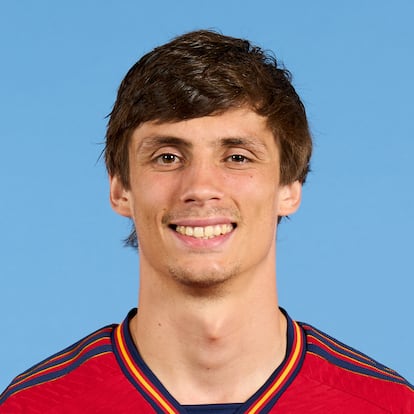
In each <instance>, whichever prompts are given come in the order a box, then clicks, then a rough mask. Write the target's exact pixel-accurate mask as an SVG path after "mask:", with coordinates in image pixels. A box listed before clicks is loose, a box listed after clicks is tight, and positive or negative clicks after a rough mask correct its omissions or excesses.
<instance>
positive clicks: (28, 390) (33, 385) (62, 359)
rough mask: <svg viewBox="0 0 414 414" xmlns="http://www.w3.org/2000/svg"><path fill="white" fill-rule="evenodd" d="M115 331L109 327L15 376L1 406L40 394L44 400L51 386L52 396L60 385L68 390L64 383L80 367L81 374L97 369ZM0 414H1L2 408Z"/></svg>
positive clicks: (2, 395)
mask: <svg viewBox="0 0 414 414" xmlns="http://www.w3.org/2000/svg"><path fill="white" fill-rule="evenodd" d="M115 327H116V325H109V326H106V327H103V328H101V329H99V330H96V331H95V332H93V333H91V334H90V335H88V336H86V337H84V338H83V339H81V340H79V341H77V342H76V343H74V344H73V345H71V346H69V347H67V348H65V349H63V350H62V351H60V352H58V353H56V354H54V355H52V356H51V357H49V358H47V359H45V360H43V361H42V362H40V363H38V364H36V365H34V366H33V367H32V368H30V369H28V370H27V371H25V372H23V373H22V374H20V375H18V376H17V377H16V378H15V379H14V380H13V381H12V382H11V383H10V385H9V386H8V387H7V388H6V390H5V391H4V392H3V393H2V394H1V395H0V406H2V405H3V404H5V405H7V403H11V404H13V401H17V400H25V399H27V400H31V399H32V398H33V396H34V395H35V394H36V395H38V394H43V395H44V396H45V398H46V394H47V390H49V389H50V384H52V383H53V385H54V387H53V389H54V391H53V393H54V394H56V390H57V387H59V386H60V385H62V386H63V387H65V388H68V387H69V388H70V387H71V386H72V384H71V381H70V380H67V378H68V377H71V376H72V374H73V373H74V372H76V371H77V370H79V368H80V367H82V368H83V370H84V367H88V369H92V370H93V369H96V368H94V367H93V366H91V365H97V362H98V361H99V359H100V358H99V357H104V356H105V355H108V354H111V353H112V340H111V336H112V332H113V330H114V328H115ZM90 361H94V364H90ZM84 371H85V370H84ZM83 375H85V372H83ZM45 398H44V399H45ZM54 398H56V396H55V397H54ZM0 412H2V409H1V408H0Z"/></svg>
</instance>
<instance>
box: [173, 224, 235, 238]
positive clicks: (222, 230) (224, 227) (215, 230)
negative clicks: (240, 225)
mask: <svg viewBox="0 0 414 414" xmlns="http://www.w3.org/2000/svg"><path fill="white" fill-rule="evenodd" d="M232 230H233V226H232V225H231V224H216V225H215V226H205V227H192V226H177V227H176V231H177V232H178V233H180V234H183V235H185V236H192V237H197V238H199V239H210V238H212V237H216V236H220V235H221V234H227V233H230V232H231V231H232Z"/></svg>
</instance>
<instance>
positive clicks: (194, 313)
mask: <svg viewBox="0 0 414 414" xmlns="http://www.w3.org/2000/svg"><path fill="white" fill-rule="evenodd" d="M274 280H275V277H274V274H273V277H272V278H270V277H267V278H264V277H258V278H257V279H256V280H255V283H253V284H250V285H248V288H245V289H243V290H242V291H238V294H237V295H235V294H234V292H235V291H236V292H237V289H234V287H233V288H232V289H228V292H230V291H231V292H232V294H230V293H226V290H222V291H221V294H216V295H214V296H213V297H211V296H209V297H203V295H198V296H197V295H194V294H188V291H186V292H184V291H183V290H181V294H177V292H175V291H172V290H171V289H168V291H165V292H163V289H162V288H161V286H155V290H156V291H157V292H158V294H157V295H156V296H155V297H157V298H158V299H159V300H158V301H157V300H154V291H153V292H151V290H152V289H150V288H147V289H145V288H144V287H145V284H144V286H141V291H140V292H141V293H140V308H139V311H138V314H137V316H136V317H135V318H134V319H133V320H132V321H131V326H130V329H131V332H132V335H133V338H134V341H135V344H136V346H137V347H138V349H139V351H140V354H141V356H142V357H143V359H144V360H145V362H146V363H147V364H148V366H149V367H150V368H151V369H152V371H153V372H154V373H155V375H156V376H157V377H158V378H159V379H160V380H161V382H162V383H163V384H164V385H165V387H166V388H167V389H168V390H169V392H170V393H171V394H172V395H173V396H174V397H175V398H176V399H177V400H178V401H179V402H180V403H181V404H205V403H209V404H212V403H230V402H244V401H245V400H247V399H248V398H249V397H250V396H251V395H252V394H253V393H254V392H255V391H256V390H257V389H258V388H259V387H260V386H261V385H262V384H263V383H264V382H265V381H266V380H267V379H268V377H269V376H270V375H271V373H272V372H273V371H274V370H275V369H276V368H277V367H278V366H279V365H280V363H281V362H282V361H283V358H284V356H285V351H286V320H285V318H284V316H283V314H282V313H281V312H280V311H279V309H278V303H277V295H276V286H275V282H274ZM269 281H270V282H269ZM244 286H245V283H244ZM263 292H266V294H265V295H264V293H263ZM147 298H148V299H149V298H151V300H147ZM190 388H191V390H192V393H191V395H189V393H188V389H190Z"/></svg>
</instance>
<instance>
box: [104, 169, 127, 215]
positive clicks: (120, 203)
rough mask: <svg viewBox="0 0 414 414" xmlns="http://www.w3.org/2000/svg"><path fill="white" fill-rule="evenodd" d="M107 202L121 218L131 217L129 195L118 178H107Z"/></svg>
mask: <svg viewBox="0 0 414 414" xmlns="http://www.w3.org/2000/svg"><path fill="white" fill-rule="evenodd" d="M109 200H110V202H111V207H112V208H113V209H114V210H115V211H116V212H117V213H118V214H120V215H121V216H125V217H130V218H131V217H132V210H133V209H132V202H131V193H130V191H129V190H127V189H126V188H125V186H124V184H122V182H121V179H120V177H119V176H117V175H115V176H113V177H111V176H110V177H109Z"/></svg>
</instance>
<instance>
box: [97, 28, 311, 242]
mask: <svg viewBox="0 0 414 414" xmlns="http://www.w3.org/2000/svg"><path fill="white" fill-rule="evenodd" d="M291 79H292V78H291V74H290V72H289V71H288V70H287V69H285V68H284V67H283V66H281V65H280V64H279V63H278V62H277V60H276V58H275V57H274V56H273V55H272V54H271V53H269V52H267V51H264V50H263V49H261V48H260V47H257V46H255V45H252V44H251V43H250V42H249V41H248V40H245V39H238V38H234V37H229V36H224V35H222V34H220V33H217V32H214V31H209V30H199V31H194V32H190V33H186V34H184V35H181V36H179V37H176V38H175V39H173V40H172V41H171V42H169V43H166V44H164V45H162V46H160V47H157V48H155V49H154V50H152V51H151V52H149V53H147V54H146V55H144V56H143V57H142V58H141V59H140V60H139V61H138V62H137V63H135V64H134V65H133V66H132V67H131V69H130V70H129V71H128V73H127V74H126V76H125V78H124V79H123V81H122V82H121V85H120V87H119V90H118V95H117V98H116V101H115V104H114V107H113V110H112V112H111V113H110V116H109V122H108V128H107V133H106V146H105V162H106V167H107V170H108V173H109V175H111V176H118V177H119V178H120V180H121V182H122V184H123V185H124V186H125V188H129V186H130V179H129V163H128V147H129V141H130V137H131V135H132V132H133V131H134V130H135V129H136V128H137V127H138V126H139V125H141V124H142V123H144V122H148V121H155V122H160V123H162V122H174V121H181V120H185V119H193V118H198V117H202V116H207V115H212V114H220V113H223V112H225V111H227V110H229V109H232V108H239V107H249V108H251V109H252V110H254V111H255V112H256V113H257V114H258V115H261V116H264V117H266V118H267V124H268V127H269V128H270V130H271V131H272V132H273V134H274V137H275V141H276V143H277V145H278V147H279V151H280V181H281V184H289V183H292V182H294V181H299V182H301V183H303V182H304V181H305V179H306V176H307V174H308V172H309V162H310V157H311V153H312V139H311V134H310V131H309V125H308V121H307V117H306V112H305V108H304V105H303V104H302V102H301V100H300V98H299V96H298V94H297V93H296V91H295V89H294V87H293V86H292V83H291ZM131 237H132V239H131ZM134 237H135V240H134ZM127 244H136V235H135V236H133V235H131V236H130V237H129V238H128V239H127Z"/></svg>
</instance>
